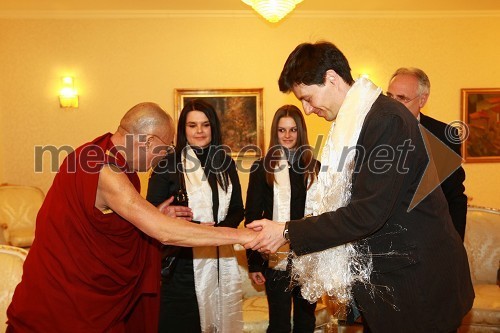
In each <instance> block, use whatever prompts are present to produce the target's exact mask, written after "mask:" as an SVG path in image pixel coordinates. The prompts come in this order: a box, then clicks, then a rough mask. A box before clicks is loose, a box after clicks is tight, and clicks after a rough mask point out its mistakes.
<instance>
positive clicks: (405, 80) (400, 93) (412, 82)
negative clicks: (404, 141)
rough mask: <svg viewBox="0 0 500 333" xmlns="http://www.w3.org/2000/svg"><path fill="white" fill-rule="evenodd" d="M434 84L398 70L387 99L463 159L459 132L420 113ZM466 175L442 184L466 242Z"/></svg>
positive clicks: (412, 72)
mask: <svg viewBox="0 0 500 333" xmlns="http://www.w3.org/2000/svg"><path fill="white" fill-rule="evenodd" d="M430 88H431V83H430V81H429V77H428V76H427V74H425V72H424V71H422V70H421V69H418V68H412V67H410V68H405V67H402V68H399V69H398V70H396V72H394V74H393V75H392V77H391V80H390V82H389V87H388V88H387V96H389V97H391V98H394V99H395V100H397V101H399V102H401V103H403V105H404V106H406V107H407V108H408V110H410V112H411V113H412V114H413V115H414V116H415V117H416V118H417V119H418V120H419V121H420V123H421V124H422V125H423V126H424V127H425V128H427V129H428V130H429V131H430V132H431V133H432V134H434V135H435V136H436V137H437V138H438V139H439V140H441V141H442V142H444V143H445V144H446V145H447V146H448V147H450V149H452V150H453V151H454V152H455V153H457V154H458V155H461V151H460V150H461V142H460V137H459V134H458V131H457V130H456V129H455V128H453V127H451V126H449V125H447V124H445V123H443V122H441V121H439V120H436V119H434V118H431V117H429V116H426V115H424V114H423V113H421V112H420V109H422V108H423V107H424V105H425V103H426V102H427V99H428V98H429V94H430ZM464 180H465V171H464V169H463V168H462V167H459V168H458V169H457V170H456V171H455V172H453V173H452V174H451V175H450V176H449V177H448V178H446V179H445V180H444V181H443V182H442V183H441V189H442V190H443V193H444V196H445V197H446V201H448V209H449V212H450V215H451V220H452V221H453V225H454V226H455V229H456V230H457V232H458V234H459V235H460V237H461V238H462V241H463V239H464V234H465V223H466V216H467V196H466V195H465V193H464V191H465V187H464V185H463V182H464Z"/></svg>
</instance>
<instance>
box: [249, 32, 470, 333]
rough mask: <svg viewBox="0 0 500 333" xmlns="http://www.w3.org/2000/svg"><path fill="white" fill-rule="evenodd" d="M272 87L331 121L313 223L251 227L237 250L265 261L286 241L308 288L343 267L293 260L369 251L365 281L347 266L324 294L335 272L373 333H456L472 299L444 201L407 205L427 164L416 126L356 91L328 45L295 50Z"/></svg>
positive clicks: (385, 102)
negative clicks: (347, 283) (345, 280)
mask: <svg viewBox="0 0 500 333" xmlns="http://www.w3.org/2000/svg"><path fill="white" fill-rule="evenodd" d="M278 83H279V87H280V90H281V91H282V92H290V91H291V92H293V93H294V95H295V96H296V97H297V98H298V99H299V100H300V101H301V102H302V105H303V108H304V112H305V113H306V114H308V115H309V114H312V113H315V114H317V115H318V116H320V117H323V118H325V119H326V120H328V121H333V120H335V126H334V127H332V129H331V130H330V133H329V136H328V139H327V142H326V143H325V147H324V148H323V156H322V160H321V162H322V165H323V167H322V170H321V172H320V174H319V176H318V191H319V193H320V195H319V196H317V197H316V199H315V203H316V208H315V209H314V210H315V216H312V217H308V218H304V219H301V220H294V221H289V222H287V223H285V225H283V224H278V223H276V222H273V221H269V220H259V221H254V222H252V223H250V224H248V225H247V227H250V228H254V229H256V230H260V234H259V236H257V238H256V239H254V240H253V241H251V242H250V243H247V244H245V247H247V248H252V249H253V250H258V251H260V252H263V253H270V252H274V251H276V249H277V248H278V247H279V246H281V245H283V244H284V243H286V242H287V241H288V242H290V247H291V248H292V249H293V251H294V252H295V254H296V255H298V257H297V258H293V260H292V261H293V266H294V268H295V266H296V263H300V264H304V265H306V266H307V265H308V264H309V265H311V267H310V268H311V269H309V270H307V269H306V270H303V271H305V272H307V273H310V274H307V276H308V278H310V279H313V280H314V279H318V278H317V276H316V275H317V274H318V272H319V271H321V270H320V269H321V268H323V267H324V263H329V264H330V265H332V266H335V267H337V266H336V265H335V261H336V260H341V259H342V258H341V257H340V256H339V257H338V259H337V257H334V256H330V257H329V256H328V255H318V257H312V258H313V259H314V260H310V261H305V263H304V262H301V261H300V258H301V257H303V256H315V255H316V254H325V253H326V254H328V253H329V252H328V251H331V250H335V249H339V251H341V250H342V248H343V247H345V246H348V245H349V244H351V245H353V248H364V249H365V250H366V249H368V251H367V252H363V253H362V254H361V257H362V260H364V261H366V262H370V263H371V268H372V270H371V271H370V270H369V273H370V274H369V279H368V280H367V279H362V278H361V279H360V278H359V275H356V274H353V273H356V272H358V271H356V272H353V268H358V265H353V264H352V261H351V257H349V258H350V260H349V261H348V262H347V265H345V266H342V267H343V268H338V269H337V268H335V269H333V270H332V269H330V271H329V272H330V274H328V277H327V279H323V280H319V281H320V285H322V286H323V287H324V288H323V289H324V290H325V291H326V290H331V287H330V286H331V285H332V284H335V283H336V282H338V281H329V280H328V279H332V277H331V276H333V275H335V273H336V271H337V270H343V272H341V276H347V277H349V278H353V281H354V282H353V283H352V286H351V287H352V296H353V298H354V300H355V302H356V304H357V306H358V308H359V309H360V310H361V311H362V312H363V316H364V319H365V321H366V322H365V324H366V326H367V329H369V330H371V332H374V333H376V332H384V333H385V332H391V333H393V332H444V333H447V332H450V331H453V330H456V329H457V328H458V327H459V326H460V323H461V321H462V318H463V316H464V315H465V314H466V313H467V312H468V311H469V310H470V308H471V306H472V303H473V299H474V291H473V288H472V283H471V279H470V271H469V266H468V262H467V255H466V252H465V249H464V247H463V244H462V242H461V239H460V237H459V235H458V234H457V233H456V232H455V231H454V227H453V224H452V221H451V217H450V215H449V213H448V207H447V205H446V199H445V197H444V195H443V192H442V191H441V190H440V189H438V190H435V191H432V192H431V193H429V194H428V195H427V196H425V197H424V199H422V200H421V201H420V202H419V203H418V204H417V205H415V206H413V205H412V203H413V199H414V195H415V193H416V192H417V191H418V190H419V189H420V185H421V180H422V178H423V175H424V174H425V172H426V170H427V166H428V164H429V160H430V159H429V156H428V155H427V152H426V149H425V146H424V142H423V139H422V135H421V133H420V129H419V126H418V122H417V121H416V119H415V117H413V116H412V115H411V113H410V112H409V111H408V110H407V109H406V108H405V107H404V106H403V105H402V104H401V103H398V102H396V101H394V100H393V99H391V98H388V97H386V96H384V95H382V94H381V93H380V92H381V90H380V88H378V87H376V86H375V85H373V83H371V82H370V81H369V80H367V79H364V78H360V79H358V80H357V81H356V82H354V80H353V78H352V76H351V72H350V67H349V63H348V61H347V59H346V58H345V56H344V55H343V54H342V52H341V51H340V50H339V49H338V48H337V47H335V45H333V44H331V43H328V42H320V43H315V44H310V43H304V44H300V45H299V46H297V47H296V48H295V50H294V51H293V52H292V53H291V54H290V55H289V57H288V59H287V61H286V63H285V66H284V68H283V71H282V72H281V76H280V78H279V81H278ZM351 148H355V150H354V151H355V154H352V155H349V154H346V156H341V158H340V160H341V161H346V162H349V163H344V164H342V163H337V162H335V161H336V159H338V158H339V156H337V154H339V155H340V154H343V153H344V152H349V151H353V150H352V149H351ZM349 156H351V157H349ZM352 156H354V157H352ZM344 157H345V158H344ZM350 158H351V159H350ZM332 161H333V162H332ZM325 165H326V166H327V167H328V169H327V168H325V167H324V166H325ZM332 166H333V167H332ZM338 175H340V177H339V176H338ZM339 183H340V184H342V186H340V187H338V186H337V185H338V184H339ZM345 198H347V200H345ZM331 203H335V204H333V205H332V204H331ZM344 245H345V246H344ZM354 259H356V258H354ZM316 263H319V264H316ZM356 264H360V265H361V266H363V262H359V261H358V262H356ZM322 265H323V266H322ZM368 266H370V265H368ZM346 267H349V268H347V269H346ZM306 268H309V267H306ZM311 271H312V272H311ZM323 271H324V270H323ZM364 272H366V271H364ZM315 273H316V274H315ZM436 277H438V278H436ZM298 279H299V281H300V282H301V283H307V281H306V279H302V280H301V276H299V277H298ZM325 280H326V281H325ZM330 282H332V283H330ZM333 282H335V283H333ZM341 282H342V281H341ZM311 287H313V288H316V287H317V284H314V285H311ZM319 291H320V292H321V291H322V290H319Z"/></svg>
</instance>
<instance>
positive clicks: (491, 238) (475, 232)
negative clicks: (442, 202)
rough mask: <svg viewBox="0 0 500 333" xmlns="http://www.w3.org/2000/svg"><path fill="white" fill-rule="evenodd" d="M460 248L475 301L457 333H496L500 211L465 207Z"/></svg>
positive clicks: (499, 307) (499, 316)
mask: <svg viewBox="0 0 500 333" xmlns="http://www.w3.org/2000/svg"><path fill="white" fill-rule="evenodd" d="M464 245H465V249H466V250H467V256H468V258H469V266H470V270H471V277H472V283H473V285H474V292H475V294H476V298H475V299H474V305H473V307H472V310H471V311H470V312H469V313H468V314H467V315H466V316H465V317H464V319H463V321H462V325H461V327H460V329H459V333H476V332H478V333H479V332H481V333H493V332H495V333H500V287H499V285H498V278H499V276H498V274H499V265H500V210H497V209H492V208H485V207H477V206H469V207H468V209H467V225H466V230H465V239H464Z"/></svg>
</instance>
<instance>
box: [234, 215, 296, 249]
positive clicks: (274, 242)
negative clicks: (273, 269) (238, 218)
mask: <svg viewBox="0 0 500 333" xmlns="http://www.w3.org/2000/svg"><path fill="white" fill-rule="evenodd" d="M245 230H246V231H250V233H248V232H246V234H245V235H244V237H248V238H243V240H242V242H241V244H242V245H243V246H244V247H245V248H246V249H252V250H254V251H259V252H260V253H265V254H271V253H276V251H278V249H279V248H280V247H281V246H283V245H284V244H286V243H287V242H288V241H287V240H286V239H285V237H284V230H285V224H284V223H278V222H275V221H271V220H267V219H262V220H256V221H253V222H252V223H249V224H247V225H246V229H242V231H245Z"/></svg>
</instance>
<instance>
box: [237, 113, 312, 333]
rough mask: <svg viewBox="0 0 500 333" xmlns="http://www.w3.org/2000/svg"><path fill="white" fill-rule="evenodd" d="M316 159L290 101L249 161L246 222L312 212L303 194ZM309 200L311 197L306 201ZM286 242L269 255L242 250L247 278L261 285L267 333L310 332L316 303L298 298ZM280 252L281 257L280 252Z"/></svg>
mask: <svg viewBox="0 0 500 333" xmlns="http://www.w3.org/2000/svg"><path fill="white" fill-rule="evenodd" d="M318 172H319V162H318V161H317V160H315V159H314V157H313V154H312V151H311V149H310V146H309V141H308V138H307V128H306V123H305V120H304V117H303V116H302V113H301V112H300V110H299V109H298V108H297V107H296V106H294V105H284V106H282V107H280V108H279V109H278V110H277V111H276V113H275V115H274V118H273V123H272V126H271V140H270V143H269V150H268V152H267V154H266V156H265V157H264V158H263V159H261V160H259V161H256V162H255V163H254V164H253V165H252V169H251V174H250V181H249V184H248V192H247V200H246V207H245V208H246V210H245V224H247V223H251V222H252V221H254V220H260V219H263V218H266V219H272V220H274V221H281V222H283V223H285V222H286V221H290V220H296V219H300V218H302V217H304V216H305V215H307V214H310V213H311V212H312V207H309V206H308V205H309V204H307V205H306V198H307V194H308V193H310V190H312V189H313V188H314V187H315V185H316V176H317V174H318ZM309 201H311V200H309ZM288 251H289V248H286V245H285V246H284V247H283V248H280V250H278V252H277V254H272V255H270V256H269V257H268V258H263V257H262V256H261V254H260V253H259V252H257V251H252V250H247V258H248V268H249V272H250V278H251V279H252V280H253V282H254V283H256V284H258V285H262V284H265V287H266V294H267V301H268V304H269V327H268V329H267V332H268V333H275V332H291V331H292V329H291V323H290V317H291V310H292V300H293V332H296V333H297V332H301V333H307V332H311V333H312V332H313V331H314V327H315V321H316V317H315V315H314V310H315V309H316V303H313V304H311V303H309V301H307V300H305V299H304V298H302V296H301V293H300V287H298V286H294V285H293V281H292V279H291V277H290V271H289V270H287V266H288V265H287V264H288V260H287V254H288ZM280 254H281V255H280Z"/></svg>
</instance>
